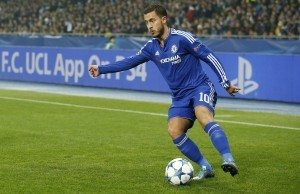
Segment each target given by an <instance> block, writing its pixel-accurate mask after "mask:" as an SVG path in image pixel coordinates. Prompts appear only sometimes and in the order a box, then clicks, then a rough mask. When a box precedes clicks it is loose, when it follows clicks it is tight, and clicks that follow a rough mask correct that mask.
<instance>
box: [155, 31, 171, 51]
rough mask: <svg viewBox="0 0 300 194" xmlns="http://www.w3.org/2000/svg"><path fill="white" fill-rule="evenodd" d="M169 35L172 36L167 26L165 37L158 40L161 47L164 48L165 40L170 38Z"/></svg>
mask: <svg viewBox="0 0 300 194" xmlns="http://www.w3.org/2000/svg"><path fill="white" fill-rule="evenodd" d="M169 34H170V28H169V27H168V26H165V31H164V33H163V35H162V36H161V37H159V38H158V41H159V43H160V46H161V47H163V46H164V43H165V40H166V39H167V38H168V36H169Z"/></svg>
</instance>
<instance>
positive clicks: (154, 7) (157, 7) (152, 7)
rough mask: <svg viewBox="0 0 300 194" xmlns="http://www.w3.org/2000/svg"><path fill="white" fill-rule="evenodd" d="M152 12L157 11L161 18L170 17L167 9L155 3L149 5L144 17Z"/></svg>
mask: <svg viewBox="0 0 300 194" xmlns="http://www.w3.org/2000/svg"><path fill="white" fill-rule="evenodd" d="M152 11H155V13H156V14H157V15H158V16H159V17H163V16H166V17H167V16H168V13H167V10H166V8H165V7H163V6H162V5H160V4H158V3H153V4H150V5H148V6H147V7H146V8H145V9H144V15H145V14H147V13H150V12H152Z"/></svg>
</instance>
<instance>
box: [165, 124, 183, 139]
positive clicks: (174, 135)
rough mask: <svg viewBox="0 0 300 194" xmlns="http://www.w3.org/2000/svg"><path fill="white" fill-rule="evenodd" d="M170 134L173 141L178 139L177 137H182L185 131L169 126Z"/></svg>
mask: <svg viewBox="0 0 300 194" xmlns="http://www.w3.org/2000/svg"><path fill="white" fill-rule="evenodd" d="M168 133H169V135H170V137H171V138H172V139H176V138H177V137H179V136H180V135H182V134H183V133H184V130H183V129H180V128H178V127H175V126H170V125H169V126H168Z"/></svg>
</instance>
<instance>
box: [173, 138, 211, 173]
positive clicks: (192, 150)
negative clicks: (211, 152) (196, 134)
mask: <svg viewBox="0 0 300 194" xmlns="http://www.w3.org/2000/svg"><path fill="white" fill-rule="evenodd" d="M173 143H174V144H175V145H176V146H177V147H178V149H179V150H180V151H181V152H182V153H183V154H184V155H185V156H186V157H188V158H189V159H190V160H192V161H194V162H196V163H198V164H199V165H200V166H201V167H202V168H203V167H205V168H206V169H212V168H211V165H210V164H209V163H208V161H207V160H206V159H205V158H204V156H203V155H202V154H201V152H200V150H199V149H198V147H197V145H196V144H195V143H194V142H193V141H192V140H191V139H190V138H188V136H187V135H186V134H185V133H184V134H182V135H181V136H179V137H177V138H176V139H174V140H173Z"/></svg>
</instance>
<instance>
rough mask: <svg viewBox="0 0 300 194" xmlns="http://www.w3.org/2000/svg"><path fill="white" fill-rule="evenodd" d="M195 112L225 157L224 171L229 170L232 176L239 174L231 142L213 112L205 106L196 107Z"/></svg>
mask: <svg viewBox="0 0 300 194" xmlns="http://www.w3.org/2000/svg"><path fill="white" fill-rule="evenodd" d="M195 114H196V117H197V120H198V121H199V123H200V125H201V126H202V128H203V129H204V131H205V132H206V133H207V134H208V135H209V136H210V139H211V141H212V143H213V145H214V146H215V148H216V149H217V150H218V152H219V153H220V155H221V156H222V157H223V163H222V165H221V168H222V169H223V171H224V172H229V173H230V174H231V175H232V176H234V175H236V174H238V168H237V166H236V164H235V162H234V159H233V157H232V154H231V152H230V148H229V144H228V141H227V137H226V134H225V132H224V131H223V130H222V129H221V128H220V126H219V125H218V124H217V123H216V122H214V115H213V113H212V112H211V111H210V110H209V109H208V108H207V107H205V106H197V107H195Z"/></svg>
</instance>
